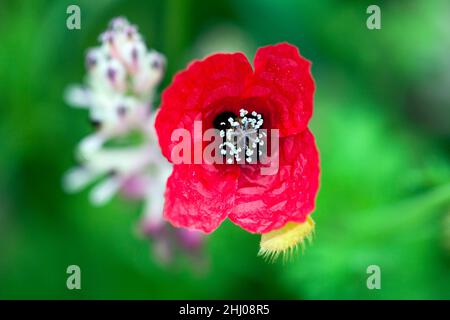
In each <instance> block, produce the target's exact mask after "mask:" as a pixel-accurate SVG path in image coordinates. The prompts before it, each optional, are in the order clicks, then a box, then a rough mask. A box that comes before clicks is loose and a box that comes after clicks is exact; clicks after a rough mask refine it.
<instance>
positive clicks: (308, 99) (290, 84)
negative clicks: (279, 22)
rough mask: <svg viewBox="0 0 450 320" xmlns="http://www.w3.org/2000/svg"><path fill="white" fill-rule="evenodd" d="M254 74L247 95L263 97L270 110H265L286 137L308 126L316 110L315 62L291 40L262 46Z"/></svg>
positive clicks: (249, 82)
mask: <svg viewBox="0 0 450 320" xmlns="http://www.w3.org/2000/svg"><path fill="white" fill-rule="evenodd" d="M254 67H255V71H254V75H253V77H251V78H250V79H249V80H248V83H247V88H246V92H245V97H253V98H257V97H260V98H263V99H265V100H266V103H267V104H269V106H270V110H269V111H268V112H267V113H266V114H263V116H264V118H265V121H266V120H267V121H269V122H270V123H271V127H272V128H277V129H280V135H281V136H282V137H284V136H288V135H293V134H297V133H300V132H302V131H303V130H305V129H306V127H307V125H308V122H309V119H310V118H311V116H312V111H313V95H314V90H315V85H314V80H313V78H312V75H311V63H310V62H309V61H308V60H306V59H305V58H304V57H302V56H301V55H300V53H299V51H298V49H297V47H295V46H293V45H290V44H288V43H281V44H277V45H273V46H267V47H263V48H260V49H259V50H258V51H257V52H256V56H255V60H254Z"/></svg>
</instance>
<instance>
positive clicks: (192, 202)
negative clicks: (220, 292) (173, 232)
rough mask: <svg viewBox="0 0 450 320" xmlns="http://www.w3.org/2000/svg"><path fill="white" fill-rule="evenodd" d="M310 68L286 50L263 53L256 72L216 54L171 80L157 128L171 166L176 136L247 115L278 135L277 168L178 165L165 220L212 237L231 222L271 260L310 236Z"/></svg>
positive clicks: (313, 160)
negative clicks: (257, 237)
mask: <svg viewBox="0 0 450 320" xmlns="http://www.w3.org/2000/svg"><path fill="white" fill-rule="evenodd" d="M310 66H311V64H310V62H309V61H308V60H306V59H305V58H303V57H302V56H301V55H300V53H299V51H298V49H297V48H296V47H295V46H292V45H290V44H287V43H282V44H277V45H274V46H267V47H263V48H260V49H259V50H258V51H257V53H256V56H255V59H254V69H252V67H251V65H250V63H249V62H248V60H247V58H246V57H245V56H244V55H243V54H242V53H234V54H225V53H219V54H214V55H211V56H209V57H207V58H205V59H204V60H201V61H195V62H193V63H191V64H190V65H189V66H188V67H187V69H186V70H183V71H181V72H180V73H178V74H177V75H176V76H175V77H174V79H173V82H172V84H171V85H170V86H169V87H168V88H167V89H166V90H165V91H164V92H163V95H162V104H161V109H160V111H159V112H158V115H157V118H156V123H155V126H156V130H157V133H158V138H159V143H160V146H161V149H162V153H163V154H164V156H165V157H167V159H168V160H169V161H172V159H171V153H172V149H173V148H174V146H175V145H176V142H173V141H172V140H171V134H172V132H173V131H174V130H175V129H178V128H184V129H187V130H189V131H190V132H193V131H194V121H196V120H200V121H202V124H203V128H202V129H203V130H206V129H208V128H218V126H220V125H224V124H225V123H227V120H230V121H231V122H230V123H233V121H240V120H242V115H243V114H241V115H240V116H241V117H240V116H239V113H240V112H242V109H245V113H244V114H247V113H248V111H250V112H251V114H253V115H255V116H256V115H257V116H258V118H256V117H255V120H254V121H255V123H256V120H257V119H260V118H262V119H263V120H264V122H263V124H262V125H261V128H265V129H279V136H280V139H279V169H278V172H277V173H276V174H275V175H262V174H261V172H260V170H259V169H260V167H261V166H262V164H258V163H256V164H253V163H244V164H237V163H233V164H221V165H217V164H216V165H214V164H206V163H202V164H175V165H174V169H173V173H172V175H171V176H170V178H169V179H168V181H167V187H166V195H165V197H166V202H165V208H164V215H165V217H166V219H167V220H169V221H170V222H171V223H172V224H173V225H175V226H178V227H186V228H191V229H196V230H201V231H203V232H206V233H210V232H212V231H214V230H215V229H216V228H217V227H218V226H219V225H220V223H221V222H222V221H223V220H225V219H226V218H227V217H228V218H229V219H230V220H231V221H232V222H234V223H235V224H237V225H239V226H240V227H242V228H243V229H245V230H247V231H249V232H251V233H259V234H263V241H266V246H265V248H266V249H265V250H266V251H268V252H269V253H274V250H275V251H277V252H279V251H280V250H281V251H284V250H286V249H291V248H292V247H293V246H295V245H296V244H297V243H298V242H302V241H303V239H304V238H305V237H306V236H307V235H309V234H310V233H311V232H312V230H313V225H314V224H313V222H312V220H311V219H310V218H309V217H308V216H309V214H310V213H311V212H312V211H313V209H314V206H315V198H316V194H317V190H318V185H319V159H318V152H317V149H316V145H315V140H314V136H313V135H312V133H311V131H310V130H309V129H308V122H309V120H310V118H311V116H312V110H313V94H314V81H313V78H312V76H311V71H310ZM247 110H248V111H247ZM239 119H240V120H239ZM261 123H262V121H261ZM256 128H259V126H258V127H256ZM218 129H219V128H218ZM278 235H283V236H284V237H282V238H280V237H278ZM280 239H281V240H280ZM270 241H272V242H270ZM280 241H281V242H280ZM286 241H287V242H286ZM271 245H275V247H274V248H272V249H271ZM280 246H281V247H280Z"/></svg>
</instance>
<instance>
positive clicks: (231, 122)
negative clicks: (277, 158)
mask: <svg viewBox="0 0 450 320" xmlns="http://www.w3.org/2000/svg"><path fill="white" fill-rule="evenodd" d="M263 122H264V120H263V118H262V116H261V115H260V114H259V113H257V112H256V111H253V112H251V113H249V112H248V111H247V110H245V109H241V110H240V111H239V116H237V115H235V114H234V113H233V112H223V113H221V114H219V115H218V116H217V117H216V118H215V119H214V123H213V124H214V128H216V129H218V130H219V131H220V136H221V137H222V138H223V143H222V144H220V149H219V151H220V153H221V154H222V155H223V156H224V157H226V162H227V163H228V164H232V163H234V162H235V161H236V162H237V163H241V164H245V163H256V162H257V161H258V159H259V156H260V155H261V154H262V151H261V150H259V149H260V147H262V146H263V145H264V141H265V137H266V133H265V132H260V129H261V128H262V125H263Z"/></svg>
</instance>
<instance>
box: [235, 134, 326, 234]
mask: <svg viewBox="0 0 450 320" xmlns="http://www.w3.org/2000/svg"><path fill="white" fill-rule="evenodd" d="M318 186H319V157H318V152H317V148H316V144H315V141H314V136H313V135H312V133H311V132H310V131H309V130H308V129H307V130H306V131H304V132H303V133H300V134H298V135H295V136H289V137H286V138H281V139H280V165H279V170H278V173H277V174H275V175H261V171H260V167H259V166H256V165H247V166H244V167H242V168H241V174H240V176H239V181H238V187H237V192H236V199H235V206H234V208H233V210H232V212H231V214H230V215H229V218H230V220H231V221H233V222H234V223H236V224H237V225H239V226H241V227H242V228H243V229H245V230H247V231H249V232H253V233H266V232H269V231H271V230H274V229H278V228H281V227H282V226H283V225H284V224H285V223H286V222H288V221H295V222H303V221H304V220H305V219H306V217H307V216H308V215H309V214H310V213H311V212H312V211H313V210H314V207H315V199H316V194H317V191H318Z"/></svg>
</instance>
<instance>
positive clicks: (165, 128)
mask: <svg viewBox="0 0 450 320" xmlns="http://www.w3.org/2000/svg"><path fill="white" fill-rule="evenodd" d="M251 74H252V68H251V66H250V64H249V62H248V60H247V58H246V57H245V56H244V55H243V54H242V53H234V54H224V53H220V54H215V55H212V56H209V57H207V58H206V59H204V60H202V61H196V62H194V63H192V64H190V65H189V66H188V68H187V69H186V70H183V71H181V72H180V73H178V74H177V75H176V76H175V77H174V79H173V82H172V84H171V85H170V86H169V87H168V88H167V89H166V90H165V91H164V93H163V95H162V102H161V109H160V111H159V112H158V115H157V118H156V122H155V127H156V130H157V132H158V138H159V144H160V145H161V148H162V152H163V154H164V156H165V157H166V158H167V159H169V160H170V152H171V150H172V148H173V144H172V143H171V139H170V137H171V134H172V131H173V130H174V129H176V128H186V129H188V130H191V129H192V123H193V121H194V120H195V119H197V120H200V119H202V118H203V113H206V112H208V111H211V110H210V109H211V108H212V107H213V106H214V103H215V102H217V101H219V100H221V99H230V98H237V97H240V96H241V93H242V92H243V90H244V86H245V79H246V78H247V77H248V76H249V75H251ZM214 107H217V105H215V106H214Z"/></svg>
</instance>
